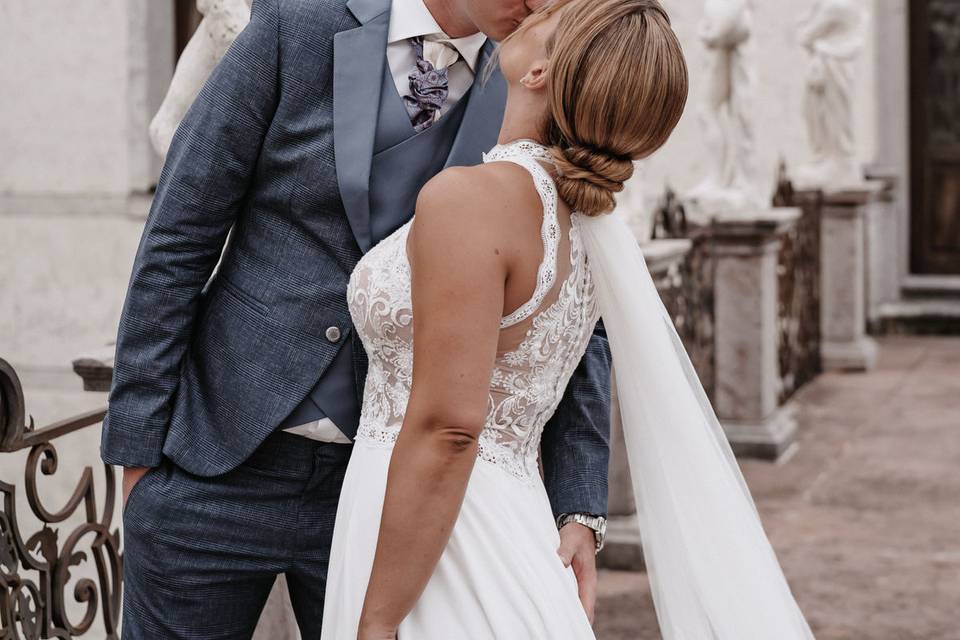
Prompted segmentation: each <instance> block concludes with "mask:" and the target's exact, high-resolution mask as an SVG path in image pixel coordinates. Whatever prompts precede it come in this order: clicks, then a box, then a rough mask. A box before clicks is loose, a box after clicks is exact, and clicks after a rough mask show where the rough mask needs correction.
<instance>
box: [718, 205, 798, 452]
mask: <svg viewBox="0 0 960 640" xmlns="http://www.w3.org/2000/svg"><path fill="white" fill-rule="evenodd" d="M799 217H800V210H799V209H795V208H774V209H769V210H766V211H761V212H759V213H758V214H757V215H755V216H752V217H750V218H742V219H720V220H717V221H715V222H714V225H713V233H714V239H715V242H714V256H715V259H716V282H715V285H714V287H715V289H714V296H715V298H714V304H715V314H716V326H715V332H716V333H715V337H716V350H715V353H716V393H715V395H716V397H715V399H714V407H715V409H716V412H717V416H718V417H719V418H720V421H721V423H722V424H723V427H724V430H725V431H726V433H727V437H728V438H729V440H730V444H731V446H732V447H733V450H734V451H735V452H736V453H737V454H738V455H747V456H754V457H761V458H770V459H776V458H778V457H780V455H782V454H783V453H784V452H785V451H786V450H787V448H788V447H790V445H791V444H793V442H794V440H795V438H796V422H795V420H794V418H793V416H792V413H791V412H790V411H788V410H785V409H783V408H781V407H779V393H780V385H781V382H780V364H779V358H778V331H777V323H778V316H779V313H778V303H779V299H778V284H777V283H778V280H777V263H778V252H779V250H780V245H781V242H782V239H783V236H784V234H785V233H786V232H787V231H789V230H790V229H791V228H792V227H793V225H795V224H796V221H797V219H798V218H799Z"/></svg>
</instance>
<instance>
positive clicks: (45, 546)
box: [0, 359, 123, 640]
mask: <svg viewBox="0 0 960 640" xmlns="http://www.w3.org/2000/svg"><path fill="white" fill-rule="evenodd" d="M25 406H26V404H25V401H24V396H23V388H22V386H21V384H20V380H19V378H18V376H17V374H16V372H15V371H14V369H13V367H12V366H10V364H8V363H7V362H6V361H5V360H3V359H0V460H5V462H4V466H6V464H8V463H7V462H6V460H11V459H12V458H13V455H12V454H13V453H14V452H19V451H24V450H29V451H28V452H27V459H26V464H25V468H24V475H23V489H24V492H25V494H26V500H27V503H28V504H29V508H30V511H31V512H32V514H33V516H34V517H35V518H36V519H37V520H39V521H40V523H41V525H40V526H39V527H38V528H39V530H36V531H32V532H24V531H23V529H22V527H21V524H20V522H21V519H20V517H19V514H20V511H18V509H19V506H18V504H17V499H16V498H17V486H16V485H15V484H8V483H6V482H2V481H0V494H2V496H3V510H2V512H0V640H21V639H23V640H35V639H39V638H64V639H66V638H76V637H79V636H83V635H84V634H86V633H87V632H88V631H90V630H91V628H92V627H93V626H94V623H95V622H96V621H97V618H98V615H99V618H100V622H101V625H102V628H103V629H104V631H105V637H106V638H107V639H108V640H113V639H115V638H118V637H119V636H118V635H117V627H118V624H119V616H120V597H121V580H122V575H123V571H122V563H123V559H122V555H121V551H120V533H119V530H118V529H116V528H113V526H112V525H113V523H112V520H113V514H114V508H115V506H116V500H117V482H116V478H115V476H114V471H113V469H112V468H111V467H110V466H109V465H103V468H104V474H105V478H106V491H105V495H104V500H103V505H102V508H101V509H98V508H97V497H96V492H95V487H94V472H93V467H91V466H87V467H84V469H83V471H82V472H81V474H80V479H79V481H78V483H77V484H76V488H75V489H74V490H73V493H72V495H71V496H70V498H69V499H68V500H67V501H66V503H65V504H64V505H63V506H62V507H61V508H59V509H55V510H51V509H50V508H48V506H47V505H45V504H44V501H43V499H42V498H41V492H40V484H41V482H40V481H41V476H53V475H54V474H56V473H57V468H58V460H59V457H58V454H57V449H56V447H55V446H54V441H55V440H56V439H58V438H60V437H62V436H65V435H67V434H69V433H73V432H76V431H79V430H81V429H85V428H87V427H91V426H93V425H96V424H99V423H101V422H102V421H103V417H104V413H105V410H104V409H98V410H95V411H89V412H87V413H84V414H81V415H78V416H75V417H73V418H69V419H67V420H63V421H60V422H56V423H54V424H51V425H48V426H46V427H43V428H36V427H35V426H34V424H33V419H32V418H30V419H29V422H28V420H27V415H26V411H25ZM68 521H69V522H68ZM50 525H58V526H56V527H51V526H50ZM31 528H36V527H31ZM91 564H92V568H93V569H95V571H96V579H93V578H89V577H77V575H76V574H78V573H80V571H79V569H80V568H81V567H82V568H83V569H87V568H88V567H91ZM68 592H72V595H68ZM71 598H72V600H71Z"/></svg>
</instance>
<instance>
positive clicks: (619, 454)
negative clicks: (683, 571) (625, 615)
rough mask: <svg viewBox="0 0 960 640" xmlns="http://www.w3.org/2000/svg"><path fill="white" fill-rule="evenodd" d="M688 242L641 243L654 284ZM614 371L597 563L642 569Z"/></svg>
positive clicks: (672, 268) (675, 262) (680, 256)
mask: <svg viewBox="0 0 960 640" xmlns="http://www.w3.org/2000/svg"><path fill="white" fill-rule="evenodd" d="M691 246H692V243H691V241H690V240H685V239H677V240H652V241H650V242H647V243H644V245H643V255H644V258H645V259H646V262H647V267H648V268H649V269H650V273H651V275H652V276H653V279H654V282H665V281H667V280H669V279H670V278H669V277H668V276H669V275H670V274H671V273H676V271H677V270H678V268H679V266H680V264H681V262H682V261H683V260H684V258H685V257H686V255H687V253H688V252H689V251H690V248H691ZM616 375H617V374H616V371H614V373H613V376H614V384H613V385H612V398H611V401H612V411H611V416H610V420H611V422H610V474H609V484H610V497H609V502H608V504H609V506H608V511H609V518H608V523H607V541H606V545H605V546H604V548H603V551H601V552H600V556H599V557H598V559H597V561H598V563H599V565H600V566H601V567H604V568H607V569H619V570H626V571H640V570H642V569H643V568H644V564H643V551H642V548H641V544H640V528H639V526H638V523H637V515H636V505H635V502H634V499H633V483H632V480H631V479H630V468H629V462H628V460H627V451H626V447H625V445H624V441H623V422H622V420H621V416H620V403H619V402H618V397H617V385H616Z"/></svg>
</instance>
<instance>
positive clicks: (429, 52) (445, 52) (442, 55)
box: [423, 33, 460, 70]
mask: <svg viewBox="0 0 960 640" xmlns="http://www.w3.org/2000/svg"><path fill="white" fill-rule="evenodd" d="M423 59H424V60H426V61H427V62H429V63H430V64H431V65H433V68H434V69H437V70H440V69H446V68H447V67H449V66H450V65H452V64H454V63H456V61H457V60H459V59H460V52H459V51H458V50H457V48H456V47H455V46H454V44H453V42H451V40H450V37H449V36H448V35H447V34H445V33H431V34H430V35H427V36H423Z"/></svg>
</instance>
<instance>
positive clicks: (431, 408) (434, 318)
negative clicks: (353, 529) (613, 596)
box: [360, 168, 512, 639]
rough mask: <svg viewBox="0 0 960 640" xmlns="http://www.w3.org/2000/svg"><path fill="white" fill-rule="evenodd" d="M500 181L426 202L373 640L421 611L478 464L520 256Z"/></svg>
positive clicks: (368, 618) (472, 176)
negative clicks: (498, 220) (494, 219)
mask: <svg viewBox="0 0 960 640" xmlns="http://www.w3.org/2000/svg"><path fill="white" fill-rule="evenodd" d="M491 173H492V172H491V171H490V170H489V169H487V170H485V169H484V168H471V169H456V170H453V171H446V172H444V173H442V174H440V175H439V176H437V177H436V178H434V180H433V181H431V183H430V184H428V185H427V187H425V189H424V191H423V192H422V193H421V195H420V199H419V201H418V203H417V216H416V218H415V221H414V223H413V228H412V230H411V233H410V239H409V242H408V247H407V250H408V254H409V256H410V262H411V266H412V270H413V309H414V320H413V322H414V335H415V339H414V359H413V363H414V364H413V382H412V385H411V394H410V401H409V404H408V405H407V412H406V414H405V417H404V422H403V428H402V430H401V432H400V436H399V438H398V440H397V443H396V445H395V448H394V451H393V457H392V460H391V463H390V470H389V475H388V480H387V490H386V498H385V501H384V508H383V519H382V522H381V526H380V538H379V542H378V544H377V551H376V556H375V559H374V564H373V573H372V575H371V577H370V583H369V586H368V589H367V595H366V600H365V602H364V608H363V615H362V619H361V634H360V637H361V638H364V639H367V638H384V637H387V638H392V637H393V634H394V633H395V631H396V628H397V626H398V625H399V624H400V622H401V621H402V620H403V618H404V617H406V615H407V614H408V613H409V612H410V610H411V609H412V608H413V606H414V604H415V603H416V601H417V599H418V598H419V596H420V594H421V592H422V591H423V589H424V587H425V586H426V584H427V582H428V580H429V578H430V576H431V574H432V573H433V571H434V568H435V567H436V565H437V562H438V561H439V559H440V556H441V554H442V552H443V549H444V546H445V545H446V543H447V541H448V539H449V537H450V533H451V530H452V528H453V525H454V523H455V521H456V519H457V514H458V513H459V510H460V506H461V503H462V501H463V497H464V494H465V491H466V487H467V481H468V480H469V478H470V473H471V471H472V469H473V466H474V463H475V461H476V456H477V437H478V436H479V434H480V431H481V430H482V428H483V423H484V420H485V417H486V412H487V396H488V391H489V387H490V376H491V373H492V370H493V364H494V359H495V357H496V350H497V339H498V333H499V321H500V317H501V314H502V311H503V304H504V286H505V282H506V279H507V276H508V271H509V264H508V263H509V254H510V253H511V252H512V249H511V247H510V245H511V244H512V243H511V241H510V239H509V237H506V236H507V235H508V234H506V233H505V231H504V229H503V226H502V225H498V224H491V215H493V216H496V215H498V214H497V213H496V212H497V211H502V210H503V208H501V207H498V206H497V204H496V201H497V200H498V199H502V198H504V195H503V194H502V193H497V192H496V191H497V189H489V188H484V184H488V185H489V183H490V181H489V176H490V175H491ZM504 208H505V207H504ZM501 215H502V214H501ZM478 552H481V550H478Z"/></svg>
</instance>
